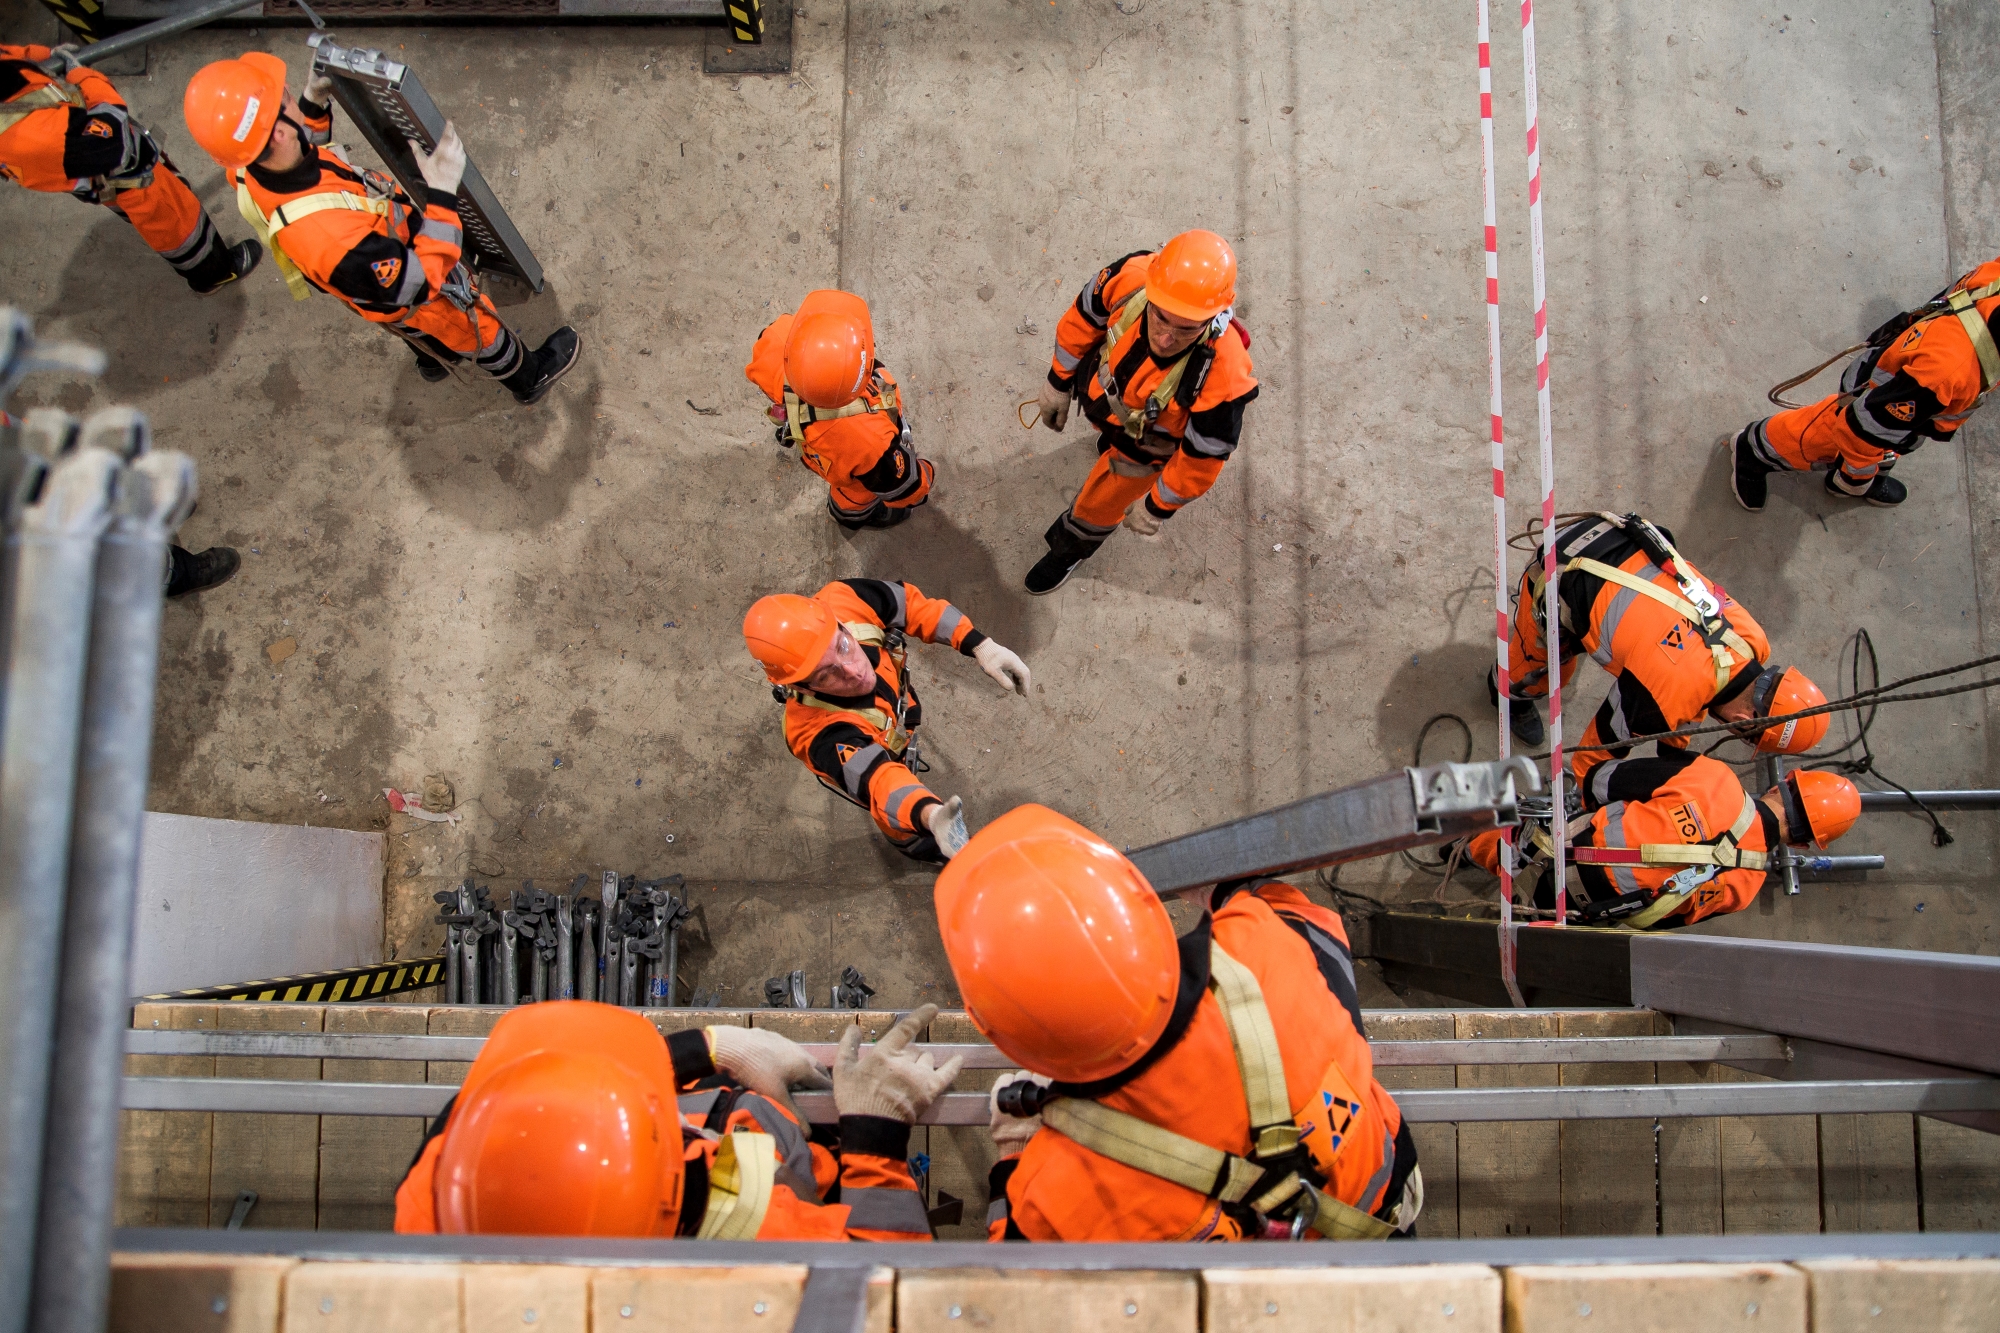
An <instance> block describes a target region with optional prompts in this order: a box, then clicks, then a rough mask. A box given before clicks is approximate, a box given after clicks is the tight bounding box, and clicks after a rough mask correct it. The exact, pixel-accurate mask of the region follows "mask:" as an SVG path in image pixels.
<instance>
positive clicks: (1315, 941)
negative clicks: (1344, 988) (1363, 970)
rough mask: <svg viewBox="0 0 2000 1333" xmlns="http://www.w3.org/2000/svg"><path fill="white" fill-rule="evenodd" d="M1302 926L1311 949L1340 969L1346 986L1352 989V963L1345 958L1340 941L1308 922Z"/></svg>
mask: <svg viewBox="0 0 2000 1333" xmlns="http://www.w3.org/2000/svg"><path fill="white" fill-rule="evenodd" d="M1304 924H1305V928H1306V939H1307V940H1308V941H1309V942H1310V943H1311V944H1312V946H1313V949H1314V950H1315V951H1317V952H1318V953H1320V954H1322V955H1323V956H1325V957H1327V958H1331V959H1332V960H1333V961H1334V964H1335V965H1336V966H1337V967H1339V968H1340V973H1341V975H1342V976H1344V977H1346V978H1347V984H1348V986H1349V987H1354V985H1355V982H1354V962H1353V960H1352V959H1350V958H1349V957H1348V956H1347V950H1345V949H1343V948H1341V947H1340V941H1338V940H1336V939H1334V938H1333V936H1331V935H1329V934H1327V933H1326V932H1325V931H1323V930H1321V929H1320V928H1319V927H1318V926H1315V925H1314V924H1312V922H1310V921H1308V922H1305V923H1304Z"/></svg>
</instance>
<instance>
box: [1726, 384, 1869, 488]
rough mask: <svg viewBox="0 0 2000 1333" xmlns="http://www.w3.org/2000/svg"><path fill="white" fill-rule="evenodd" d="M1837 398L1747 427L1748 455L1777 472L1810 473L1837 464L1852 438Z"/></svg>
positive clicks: (1808, 405)
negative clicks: (1748, 435)
mask: <svg viewBox="0 0 2000 1333" xmlns="http://www.w3.org/2000/svg"><path fill="white" fill-rule="evenodd" d="M1846 417H1847V413H1846V411H1845V410H1844V408H1843V407H1842V405H1841V402H1840V398H1839V396H1838V395H1835V394H1829V395H1827V396H1826V397H1825V398H1822V399H1820V400H1819V401H1818V402H1816V403H1809V404H1807V405H1806V406H1804V407H1795V408H1792V409H1791V410H1789V411H1785V412H1780V413H1778V414H1777V415H1776V416H1770V417H1765V418H1764V419H1763V420H1762V421H1757V422H1753V423H1751V425H1750V426H1749V427H1748V428H1747V429H1748V430H1749V432H1750V452H1751V453H1752V454H1753V455H1755V456H1756V459H1757V461H1758V462H1760V463H1762V464H1763V465H1764V466H1765V467H1768V468H1773V469H1776V470H1777V471H1780V472H1811V471H1813V470H1815V469H1817V468H1825V467H1831V466H1833V465H1835V464H1837V463H1839V462H1840V458H1841V453H1842V445H1844V444H1845V443H1846V442H1847V441H1849V440H1851V439H1853V438H1854V433H1853V432H1852V431H1850V430H1849V429H1848V428H1847V420H1846Z"/></svg>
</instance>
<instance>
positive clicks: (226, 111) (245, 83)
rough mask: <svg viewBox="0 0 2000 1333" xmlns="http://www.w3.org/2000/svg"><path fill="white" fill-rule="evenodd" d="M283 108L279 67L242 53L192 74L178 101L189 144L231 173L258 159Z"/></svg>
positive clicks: (270, 59)
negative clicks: (198, 147)
mask: <svg viewBox="0 0 2000 1333" xmlns="http://www.w3.org/2000/svg"><path fill="white" fill-rule="evenodd" d="M284 104H285V62H284V61H282V60H280V59H278V57H276V56H274V55H270V54H267V53H266V52H263V51H245V52H244V53H243V54H242V56H241V57H239V58H238V59H235V60H218V61H216V62H215V63H214V64H212V65H205V66H203V67H202V68H201V69H200V70H198V71H196V73H195V76H194V77H193V78H192V79H190V80H188V86H187V92H186V93H185V94H183V95H182V97H181V113H182V114H183V115H185V116H186V117H187V127H188V133H190V134H192V135H193V136H194V141H195V142H196V143H198V144H200V145H201V146H202V147H203V148H204V149H206V150H207V152H208V155H209V156H210V157H212V158H214V159H215V160H216V161H217V162H220V163H221V164H222V165H223V167H224V168H225V169H226V170H231V171H233V170H235V169H236V168H237V167H244V166H248V165H250V163H252V162H255V161H256V160H257V159H258V158H259V157H261V156H262V155H263V153H264V146H265V145H266V144H268V143H270V142H271V130H272V129H273V128H274V127H275V126H276V125H277V123H278V112H279V110H280V109H282V108H283V106H284Z"/></svg>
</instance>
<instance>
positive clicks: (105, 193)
mask: <svg viewBox="0 0 2000 1333" xmlns="http://www.w3.org/2000/svg"><path fill="white" fill-rule="evenodd" d="M48 57H49V48H48V47H46V46H0V176H4V177H6V178H7V179H8V180H11V181H13V182H15V183H16V184H18V185H22V186H25V187H26V188H28V189H30V190H39V191H43V192H45V193H49V194H69V195H74V196H75V197H76V198H78V199H81V200H83V201H84V202H85V203H90V204H102V205H104V207H106V208H108V209H110V210H111V211H112V212H114V213H116V214H118V215H119V216H120V217H122V218H124V219H125V220H126V221H127V222H129V223H131V224H132V226H133V229H134V230H136V231H137V232H138V233H139V236H140V239H142V240H143V241H145V242H146V244H147V245H149V246H151V247H152V248H153V249H154V250H155V251H157V252H158V253H159V255H160V257H161V258H163V259H165V260H166V261H167V262H168V263H169V264H171V265H173V267H174V272H176V273H178V274H180V275H181V277H183V278H185V279H186V280H187V284H188V286H190V287H192V288H194V289H195V290H196V291H198V292H206V291H212V290H213V289H214V288H216V287H218V286H220V285H221V284H222V283H224V282H227V281H228V280H229V279H230V278H231V277H232V276H233V275H234V269H233V268H232V267H231V264H230V257H229V248H228V247H227V246H226V245H224V244H223V242H222V237H221V235H220V234H219V233H217V231H216V229H215V224H214V223H213V222H211V221H209V217H208V214H207V212H205V211H204V210H203V209H202V206H201V202H200V201H199V200H197V199H196V198H195V197H194V191H193V190H191V189H189V188H188V183H187V181H186V180H185V179H183V178H182V176H181V174H180V172H179V171H177V170H175V168H174V164H173V163H172V162H171V161H170V160H168V158H167V155H166V154H165V153H164V152H162V151H161V150H160V147H159V145H158V144H156V143H155V142H154V141H153V136H152V135H151V134H150V133H148V132H147V130H146V128H145V127H144V126H142V125H141V124H139V122H138V121H136V120H134V119H132V116H131V113H130V112H128V111H127V110H126V107H125V99H124V98H122V97H120V96H119V95H118V90H117V89H116V88H113V87H112V86H111V81H110V80H109V79H107V78H105V77H104V76H103V75H102V74H100V73H98V72H97V71H96V70H94V69H91V68H89V67H88V66H83V65H79V66H77V67H76V68H75V69H72V70H71V71H70V72H69V76H68V78H67V79H51V78H50V77H49V76H48V75H47V74H44V73H43V72H42V71H41V70H40V69H39V68H37V65H38V63H39V62H41V61H43V60H46V59H48Z"/></svg>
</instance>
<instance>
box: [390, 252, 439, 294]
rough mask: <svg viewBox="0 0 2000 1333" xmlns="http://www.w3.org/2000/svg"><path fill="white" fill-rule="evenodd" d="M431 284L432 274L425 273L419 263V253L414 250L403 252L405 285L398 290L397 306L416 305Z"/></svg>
mask: <svg viewBox="0 0 2000 1333" xmlns="http://www.w3.org/2000/svg"><path fill="white" fill-rule="evenodd" d="M430 283H431V276H430V274H428V273H426V272H424V266H423V265H422V264H419V263H418V262H417V252H416V251H414V250H405V251H404V252H403V285H402V286H400V287H398V288H397V289H396V296H395V301H396V304H397V305H415V304H416V303H417V301H418V299H419V298H420V297H422V296H423V294H424V289H425V288H426V287H428V286H430Z"/></svg>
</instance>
